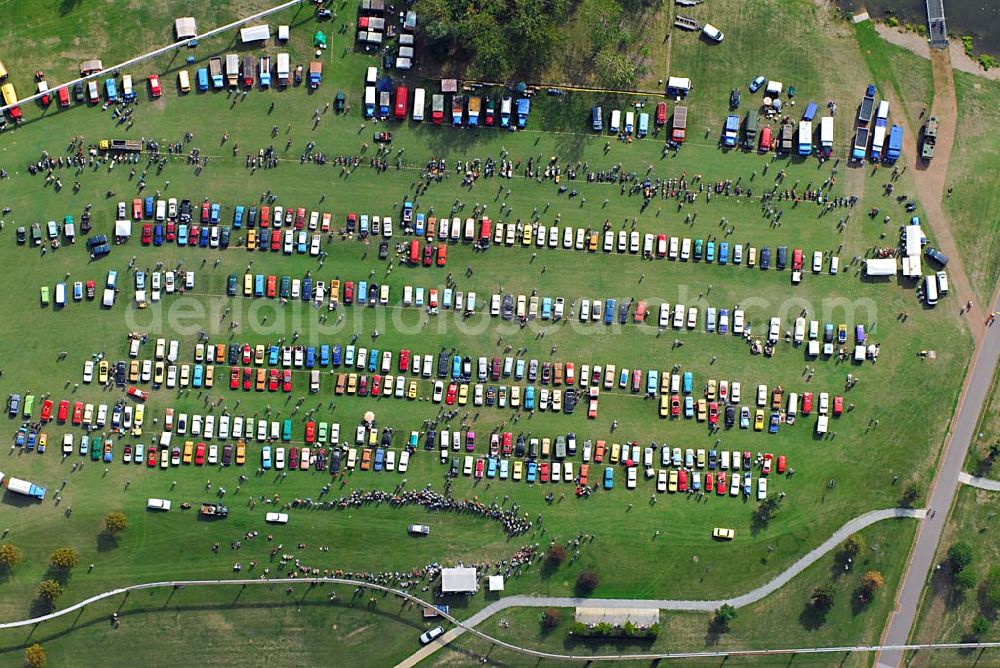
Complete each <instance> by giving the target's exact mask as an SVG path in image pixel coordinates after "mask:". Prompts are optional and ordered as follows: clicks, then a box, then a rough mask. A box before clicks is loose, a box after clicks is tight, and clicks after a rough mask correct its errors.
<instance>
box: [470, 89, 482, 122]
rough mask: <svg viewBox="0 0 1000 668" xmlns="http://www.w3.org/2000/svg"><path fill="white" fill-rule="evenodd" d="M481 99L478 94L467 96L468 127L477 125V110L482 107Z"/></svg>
mask: <svg viewBox="0 0 1000 668" xmlns="http://www.w3.org/2000/svg"><path fill="white" fill-rule="evenodd" d="M482 105H483V101H482V99H481V98H480V97H479V96H478V95H473V96H472V97H470V98H469V127H477V126H478V125H479V112H480V110H481V109H482Z"/></svg>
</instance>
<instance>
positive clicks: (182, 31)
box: [174, 16, 198, 40]
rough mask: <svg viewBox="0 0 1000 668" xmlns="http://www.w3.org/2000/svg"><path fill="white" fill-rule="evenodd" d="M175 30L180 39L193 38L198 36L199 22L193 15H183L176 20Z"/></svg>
mask: <svg viewBox="0 0 1000 668" xmlns="http://www.w3.org/2000/svg"><path fill="white" fill-rule="evenodd" d="M174 32H175V33H176V34H177V39H178V40H182V39H191V38H192V37H197V36H198V24H197V23H195V20H194V17H193V16H183V17H181V18H179V19H175V20H174Z"/></svg>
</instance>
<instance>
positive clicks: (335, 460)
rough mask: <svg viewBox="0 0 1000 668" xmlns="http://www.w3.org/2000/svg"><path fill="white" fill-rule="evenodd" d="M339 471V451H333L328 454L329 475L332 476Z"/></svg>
mask: <svg viewBox="0 0 1000 668" xmlns="http://www.w3.org/2000/svg"><path fill="white" fill-rule="evenodd" d="M338 471H340V450H336V449H335V450H334V451H333V452H331V453H330V473H331V474H334V473H337V472H338Z"/></svg>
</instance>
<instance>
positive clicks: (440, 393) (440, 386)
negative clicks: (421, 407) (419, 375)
mask: <svg viewBox="0 0 1000 668" xmlns="http://www.w3.org/2000/svg"><path fill="white" fill-rule="evenodd" d="M442 399H444V383H443V382H442V381H440V380H436V381H434V395H433V396H432V397H431V400H432V401H433V402H434V403H436V404H439V403H441V400H442Z"/></svg>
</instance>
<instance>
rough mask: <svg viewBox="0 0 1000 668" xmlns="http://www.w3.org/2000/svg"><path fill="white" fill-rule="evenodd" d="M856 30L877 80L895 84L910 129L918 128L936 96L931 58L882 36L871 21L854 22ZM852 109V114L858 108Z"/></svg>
mask: <svg viewBox="0 0 1000 668" xmlns="http://www.w3.org/2000/svg"><path fill="white" fill-rule="evenodd" d="M854 33H855V35H857V40H858V46H859V48H860V50H861V56H862V57H863V58H864V60H865V64H866V65H867V66H868V69H869V70H870V71H871V74H872V76H873V77H874V80H875V82H876V83H877V84H878V85H879V86H882V87H886V86H888V87H891V88H892V92H893V93H894V94H895V96H896V99H897V100H900V101H901V102H902V104H903V107H904V109H903V113H904V115H905V118H906V126H907V128H908V130H909V131H911V132H916V131H917V129H918V128H919V127H920V126H921V125H922V124H923V123H924V120H925V118H924V117H923V116H921V112H923V111H924V110H926V109H930V108H931V102H932V101H933V99H934V82H933V79H932V75H931V62H930V61H929V60H927V59H926V58H922V57H920V56H918V55H917V54H915V53H913V52H911V51H907V50H906V49H904V48H902V47H899V46H896V45H895V44H890V43H889V42H887V41H885V40H884V39H882V38H881V37H880V36H879V34H878V32H877V31H876V30H875V26H874V24H873V23H872V22H871V21H863V22H861V23H857V24H855V25H854ZM850 111H851V112H852V114H853V113H854V112H855V111H856V109H854V108H851V110H850ZM852 118H853V117H852Z"/></svg>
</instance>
